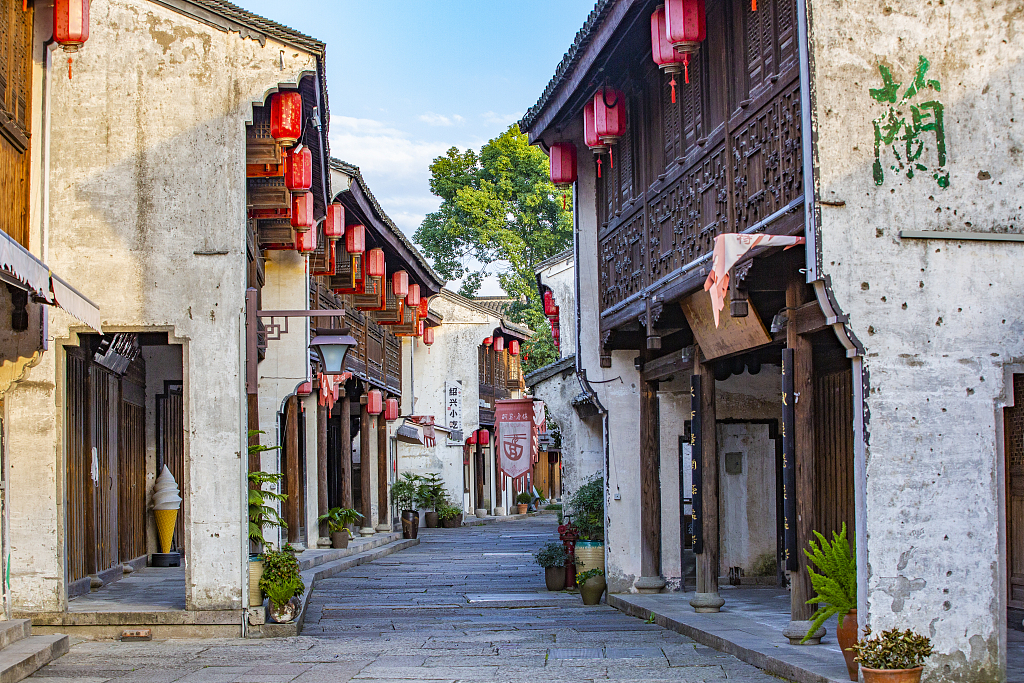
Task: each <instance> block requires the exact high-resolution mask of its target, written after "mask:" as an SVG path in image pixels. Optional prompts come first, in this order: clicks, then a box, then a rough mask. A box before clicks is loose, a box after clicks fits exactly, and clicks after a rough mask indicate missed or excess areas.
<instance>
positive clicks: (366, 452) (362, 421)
mask: <svg viewBox="0 0 1024 683" xmlns="http://www.w3.org/2000/svg"><path fill="white" fill-rule="evenodd" d="M366 401H367V397H366V394H363V395H362V397H361V398H360V399H359V491H360V496H361V497H362V499H363V500H362V508H363V509H362V510H360V512H362V513H363V526H362V528H361V529H360V531H359V532H360V533H362V534H363V535H365V536H370V535H372V534H373V501H372V500H371V499H370V468H371V467H372V466H373V464H372V463H371V462H370V413H369V411H367V410H366Z"/></svg>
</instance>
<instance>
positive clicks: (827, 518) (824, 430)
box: [814, 369, 854, 539]
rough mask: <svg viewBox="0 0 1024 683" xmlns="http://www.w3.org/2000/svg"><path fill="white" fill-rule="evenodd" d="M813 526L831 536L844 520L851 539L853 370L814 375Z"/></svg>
mask: <svg viewBox="0 0 1024 683" xmlns="http://www.w3.org/2000/svg"><path fill="white" fill-rule="evenodd" d="M814 424H815V428H814V439H815V444H814V453H815V460H816V462H815V468H814V469H815V479H816V485H815V489H816V495H815V502H816V508H817V509H816V510H815V515H816V517H815V519H816V525H815V528H816V530H817V531H820V532H821V533H822V534H824V535H825V537H826V538H828V539H831V538H832V532H833V531H836V532H838V531H839V530H840V529H841V528H842V525H843V523H844V522H845V523H846V537H847V538H848V539H853V531H854V500H853V492H854V485H853V372H852V370H849V369H845V370H841V371H839V372H832V373H828V374H821V375H816V376H815V378H814Z"/></svg>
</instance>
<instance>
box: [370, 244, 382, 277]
mask: <svg viewBox="0 0 1024 683" xmlns="http://www.w3.org/2000/svg"><path fill="white" fill-rule="evenodd" d="M384 270H385V268H384V250H383V249H371V250H370V252H369V253H368V254H367V255H366V274H367V275H370V276H372V277H384Z"/></svg>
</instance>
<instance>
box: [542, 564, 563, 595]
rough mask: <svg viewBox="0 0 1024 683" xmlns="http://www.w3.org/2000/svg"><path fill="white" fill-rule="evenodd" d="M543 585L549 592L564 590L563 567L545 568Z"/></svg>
mask: <svg viewBox="0 0 1024 683" xmlns="http://www.w3.org/2000/svg"><path fill="white" fill-rule="evenodd" d="M544 583H546V584H547V586H548V590H549V591H560V590H565V567H545V568H544Z"/></svg>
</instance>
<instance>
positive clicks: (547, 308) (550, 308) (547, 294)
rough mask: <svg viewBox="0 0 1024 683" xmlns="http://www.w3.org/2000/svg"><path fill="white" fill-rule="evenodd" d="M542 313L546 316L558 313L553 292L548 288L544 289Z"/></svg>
mask: <svg viewBox="0 0 1024 683" xmlns="http://www.w3.org/2000/svg"><path fill="white" fill-rule="evenodd" d="M544 315H546V316H548V317H551V316H553V315H558V308H557V307H556V306H555V294H554V292H552V291H551V290H550V289H547V290H544Z"/></svg>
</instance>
